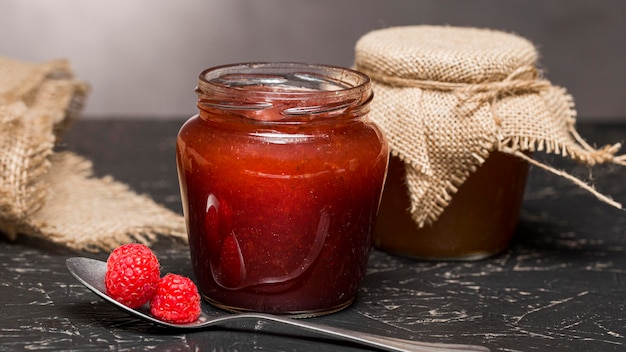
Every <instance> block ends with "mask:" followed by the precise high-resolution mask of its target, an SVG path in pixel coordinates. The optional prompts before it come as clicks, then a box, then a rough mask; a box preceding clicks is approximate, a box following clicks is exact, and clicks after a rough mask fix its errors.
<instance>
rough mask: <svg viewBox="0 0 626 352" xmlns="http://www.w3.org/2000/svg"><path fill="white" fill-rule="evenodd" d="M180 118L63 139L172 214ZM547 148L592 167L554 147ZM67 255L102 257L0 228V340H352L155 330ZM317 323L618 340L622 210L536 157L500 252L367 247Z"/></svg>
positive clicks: (291, 345) (98, 128)
mask: <svg viewBox="0 0 626 352" xmlns="http://www.w3.org/2000/svg"><path fill="white" fill-rule="evenodd" d="M181 123H182V120H177V121H165V122H156V121H132V120H131V121H122V120H118V121H115V120H110V121H109V120H84V121H80V122H78V123H77V124H76V125H75V126H73V127H72V129H71V130H70V133H69V134H68V135H67V136H66V138H65V139H64V141H63V142H62V143H61V144H60V145H59V146H58V148H59V149H69V150H73V151H75V152H77V153H79V154H81V155H83V156H86V157H88V158H90V159H91V160H92V161H93V162H94V168H95V171H96V173H97V174H98V175H112V176H113V177H115V178H116V179H118V180H119V181H122V182H125V183H128V184H129V185H130V186H131V187H132V188H133V189H135V190H136V191H138V192H139V193H145V194H149V195H150V196H152V197H153V198H154V199H155V200H156V201H158V202H160V203H162V204H164V205H166V206H167V207H169V208H171V209H173V210H175V211H178V212H180V197H179V193H178V183H177V179H176V171H175V164H174V143H175V136H176V133H177V130H178V128H179V126H180V125H181ZM578 129H579V131H580V132H581V134H582V135H583V137H585V138H586V139H587V140H588V141H589V142H592V143H594V144H597V145H602V144H605V143H612V142H624V140H625V136H626V124H613V125H601V124H600V125H590V124H586V125H583V124H580V125H579V126H578ZM540 157H541V156H540ZM546 158H547V160H549V161H550V162H552V163H554V164H557V165H559V166H561V167H564V168H566V169H567V170H569V171H571V172H572V173H574V174H577V175H582V176H584V177H585V178H588V177H589V176H590V175H589V172H588V171H587V170H586V169H584V168H582V167H578V166H575V165H574V164H571V163H567V162H565V163H564V162H562V160H561V158H559V157H550V156H546ZM592 176H593V179H592V180H593V182H594V183H595V184H596V187H597V189H599V190H600V191H602V192H604V193H606V194H610V195H611V196H612V197H613V198H614V199H615V200H617V201H619V202H621V203H626V182H624V180H625V179H626V168H623V167H618V166H601V167H598V168H596V169H594V170H593V173H592ZM154 249H155V252H156V253H157V255H158V256H159V258H160V260H161V264H162V266H163V267H164V269H165V270H170V271H175V272H178V273H182V274H186V275H189V276H191V272H190V268H189V267H190V263H189V256H188V252H187V249H186V248H185V247H184V246H183V245H180V244H178V245H177V244H173V243H170V242H168V241H162V242H159V243H157V244H156V245H155V246H154ZM75 255H84V256H90V257H94V258H98V259H106V254H105V253H102V254H92V253H76V252H73V251H70V250H68V249H66V248H64V247H62V246H57V245H51V244H48V243H44V242H42V241H40V240H33V239H29V238H26V237H24V236H21V237H20V238H18V240H17V241H15V242H8V241H7V240H6V239H4V237H0V307H2V316H1V318H0V350H2V351H13V350H76V351H83V350H89V351H91V350H159V351H161V350H165V351H178V350H185V351H186V350H193V351H250V350H263V351H320V350H333V351H356V350H361V349H360V348H359V347H356V346H353V345H347V344H341V343H337V342H336V341H333V340H329V339H321V338H317V337H315V336H314V335H301V334H300V333H299V332H297V331H293V330H281V329H272V330H271V331H272V332H271V333H267V332H269V330H266V333H259V332H254V329H253V328H254V327H255V326H254V325H253V326H246V325H234V326H225V327H223V328H217V329H214V330H210V331H202V332H193V333H181V332H180V331H177V330H169V329H164V328H158V327H155V326H153V325H151V324H149V323H144V322H141V321H139V320H137V319H135V318H132V317H130V316H128V315H127V314H126V313H124V312H122V311H120V310H118V309H116V308H114V307H113V306H111V305H109V304H107V303H105V302H104V301H102V300H101V299H99V298H98V297H96V296H95V295H94V294H92V293H91V292H90V291H88V290H87V289H86V288H84V287H83V286H81V285H80V284H79V283H78V282H77V281H76V280H74V279H73V278H72V277H71V276H70V274H69V273H68V272H67V270H66V268H65V259H66V258H67V257H70V256H75ZM206 308H207V309H211V308H209V307H206ZM312 321H315V322H318V323H323V324H327V325H334V326H340V327H346V328H351V329H355V330H363V331H369V332H372V333H377V334H382V335H391V336H396V337H399V338H405V339H417V340H426V341H431V342H451V343H471V344H480V345H484V346H487V347H489V348H491V349H492V350H493V351H625V350H626V212H624V211H620V210H617V209H614V208H611V207H610V206H608V205H605V204H603V203H601V202H599V201H597V200H596V199H595V198H593V197H592V196H590V195H589V194H587V193H586V192H585V191H582V190H580V189H579V188H577V187H576V186H574V185H572V184H571V183H569V182H568V181H565V180H562V179H559V178H557V177H556V176H553V175H551V174H547V173H546V172H545V171H542V170H538V169H536V168H534V169H531V174H530V179H529V183H528V187H527V192H526V197H525V201H524V205H523V210H522V214H521V220H520V223H519V227H518V231H517V234H516V237H515V240H514V242H513V244H512V246H511V248H510V249H509V250H508V251H507V252H505V253H503V254H501V255H499V256H497V257H493V258H490V259H486V260H482V261H476V262H424V261H415V260H411V259H406V258H402V257H398V256H393V255H389V254H386V253H383V252H380V251H377V250H374V251H373V252H372V255H371V258H370V264H369V270H368V273H367V276H366V278H365V281H364V282H363V285H362V288H361V290H360V292H359V296H358V299H357V301H356V302H355V303H354V304H353V305H352V306H351V307H349V308H348V309H346V310H344V311H342V312H339V313H336V314H333V315H329V316H325V317H320V318H314V319H312Z"/></svg>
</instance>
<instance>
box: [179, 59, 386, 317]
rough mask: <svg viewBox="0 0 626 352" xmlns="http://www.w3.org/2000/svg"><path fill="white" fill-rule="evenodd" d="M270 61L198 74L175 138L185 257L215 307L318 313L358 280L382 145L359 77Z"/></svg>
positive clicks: (341, 302) (381, 168) (380, 175)
mask: <svg viewBox="0 0 626 352" xmlns="http://www.w3.org/2000/svg"><path fill="white" fill-rule="evenodd" d="M277 65H278V64H267V65H266V66H262V67H260V68H259V67H257V66H254V67H252V66H245V67H244V69H247V71H246V72H243V73H242V72H226V73H224V72H215V70H208V71H205V72H203V74H202V75H201V79H200V83H199V88H198V94H199V103H198V106H199V108H200V113H199V114H198V115H197V116H194V117H192V118H191V119H189V120H188V121H187V122H186V123H185V124H184V125H183V127H182V128H181V130H180V131H179V134H178V140H177V164H178V172H179V180H180V186H181V195H182V201H183V209H184V213H185V217H186V221H187V226H188V233H189V246H190V251H191V259H192V265H193V269H194V275H195V277H196V280H197V282H198V285H199V288H200V291H201V293H202V295H203V297H204V298H205V299H207V300H208V301H209V302H210V303H212V304H214V305H216V306H218V307H221V308H224V309H227V310H233V311H261V312H269V313H275V314H290V315H300V316H311V315H319V314H324V313H329V312H332V311H336V310H339V309H341V308H343V307H345V306H347V305H349V304H350V303H351V302H352V300H353V299H354V297H355V295H356V292H357V290H358V287H359V285H360V283H361V281H362V279H363V276H364V273H365V269H366V266H367V259H368V256H369V250H370V246H371V233H372V230H373V226H374V222H375V219H376V216H377V211H378V206H379V201H380V195H381V191H382V187H383V184H384V179H385V175H386V168H387V161H388V149H387V144H386V141H385V139H384V137H383V136H382V134H381V132H380V131H379V130H378V128H377V127H376V126H374V125H372V124H371V123H369V122H368V121H367V119H366V114H367V105H368V103H369V101H370V99H371V90H370V88H369V83H368V82H369V81H368V80H367V78H366V77H365V76H362V75H360V74H358V73H356V72H354V71H350V70H345V69H340V68H324V70H325V71H324V72H322V73H323V74H321V73H320V72H318V71H316V70H317V69H318V68H319V67H318V66H308V65H296V66H295V67H292V66H289V65H287V66H288V67H287V68H285V67H284V66H285V65H282V66H280V65H279V66H280V67H278V68H277ZM305 66H306V67H305ZM225 69H226V70H235V69H241V67H234V68H233V67H226V68H225ZM259 69H261V72H259ZM220 70H222V71H223V70H224V68H217V71H220ZM263 70H267V71H263ZM281 70H282V71H281ZM311 70H313V73H311ZM248 71H252V72H248ZM292 71H295V72H292ZM338 73H341V74H343V75H344V76H345V75H348V76H355V77H356V78H354V79H355V80H356V81H355V82H356V83H355V82H347V83H344V82H343V81H342V80H341V79H343V78H341V79H339V78H337V74H338ZM210 75H212V76H216V77H217V78H213V79H211V80H209V78H208V76H210Z"/></svg>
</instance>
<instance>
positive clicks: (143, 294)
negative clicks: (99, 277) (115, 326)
mask: <svg viewBox="0 0 626 352" xmlns="http://www.w3.org/2000/svg"><path fill="white" fill-rule="evenodd" d="M160 276H161V272H160V269H159V261H158V259H157V257H156V256H155V255H154V253H152V251H151V250H150V248H148V247H146V246H145V245H143V244H138V243H131V244H125V245H122V246H120V247H118V248H116V249H115V250H114V251H113V252H111V254H110V255H109V258H108V259H107V271H106V274H105V276H104V285H105V287H106V291H107V294H108V295H109V296H111V298H113V299H115V300H116V301H118V302H121V303H122V304H124V305H126V306H128V307H130V308H137V307H141V306H142V305H144V304H146V303H147V302H148V301H149V300H150V299H151V298H152V296H153V295H154V293H155V292H156V289H157V284H158V282H159V277H160Z"/></svg>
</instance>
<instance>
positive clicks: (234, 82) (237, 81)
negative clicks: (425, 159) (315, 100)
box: [197, 61, 370, 99]
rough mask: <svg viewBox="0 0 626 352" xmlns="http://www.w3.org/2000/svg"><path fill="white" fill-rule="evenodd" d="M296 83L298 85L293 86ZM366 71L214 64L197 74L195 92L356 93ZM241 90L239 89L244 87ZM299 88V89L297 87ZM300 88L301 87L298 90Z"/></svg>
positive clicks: (279, 95) (285, 64)
mask: <svg viewBox="0 0 626 352" xmlns="http://www.w3.org/2000/svg"><path fill="white" fill-rule="evenodd" d="M296 84H298V85H296ZM260 85H262V86H265V87H282V88H284V89H280V90H267V89H258V90H257V89H254V87H255V86H260ZM369 85H370V78H369V76H367V75H366V74H364V73H362V72H359V71H356V70H353V69H350V68H345V67H340V66H334V65H326V64H307V63H301V62H269V61H268V62H245V63H235V64H226V65H220V66H214V67H211V68H207V69H205V70H203V71H202V72H201V73H200V75H199V77H198V88H197V90H198V93H199V94H200V93H201V92H206V91H207V90H218V91H221V90H228V91H230V92H232V91H237V90H243V91H245V92H246V94H261V95H263V96H268V97H269V96H272V97H276V98H279V99H284V98H289V97H292V96H293V97H294V99H295V97H300V98H301V97H302V96H309V95H337V94H338V93H339V94H347V95H350V92H353V91H354V92H356V93H360V92H361V91H362V90H363V89H367V88H369ZM244 87H245V89H242V88H244ZM298 88H301V89H298ZM302 88H304V89H302Z"/></svg>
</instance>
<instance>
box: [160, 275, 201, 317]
mask: <svg viewBox="0 0 626 352" xmlns="http://www.w3.org/2000/svg"><path fill="white" fill-rule="evenodd" d="M200 312H201V308H200V294H199V293H198V288H197V287H196V284H194V283H193V281H191V279H189V278H188V277H185V276H181V275H177V274H167V275H165V276H163V277H162V278H161V280H159V285H158V288H157V291H156V294H155V295H154V296H153V297H152V301H150V313H151V314H152V316H154V317H155V318H157V319H160V320H163V321H166V322H169V323H175V324H184V323H191V322H194V321H196V320H197V319H198V317H199V316H200Z"/></svg>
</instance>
